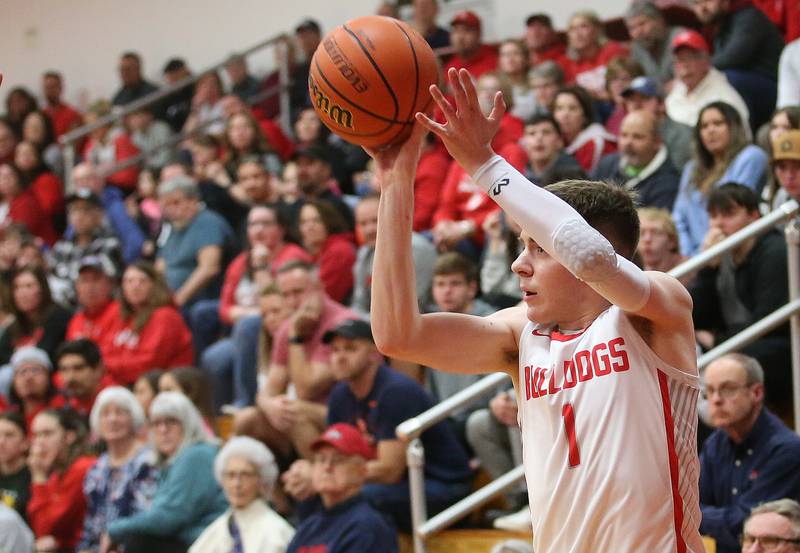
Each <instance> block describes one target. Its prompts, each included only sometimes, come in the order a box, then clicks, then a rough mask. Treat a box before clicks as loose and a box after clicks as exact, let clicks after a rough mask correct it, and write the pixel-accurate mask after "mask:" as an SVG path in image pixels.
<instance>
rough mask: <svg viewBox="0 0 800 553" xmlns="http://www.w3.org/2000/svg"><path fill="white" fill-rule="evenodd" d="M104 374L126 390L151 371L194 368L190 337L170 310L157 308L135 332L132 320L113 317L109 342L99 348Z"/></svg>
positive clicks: (179, 318) (173, 309) (184, 326)
mask: <svg viewBox="0 0 800 553" xmlns="http://www.w3.org/2000/svg"><path fill="white" fill-rule="evenodd" d="M100 350H101V352H102V353H103V364H104V365H105V366H106V371H108V374H109V375H111V378H113V379H114V382H115V383H117V384H119V385H120V386H130V385H131V384H133V383H134V382H136V380H137V379H138V378H139V377H140V376H142V374H144V373H146V372H147V371H151V370H153V369H162V370H168V369H174V368H175V367H184V366H188V365H193V364H194V348H193V345H192V333H191V332H190V331H189V328H188V327H187V326H186V323H185V322H184V320H183V317H182V316H181V314H180V313H179V312H178V310H177V309H175V308H174V307H172V306H169V305H165V306H163V307H159V308H158V309H156V310H155V311H153V314H152V315H150V319H149V320H148V321H147V322H146V323H145V324H144V326H143V327H142V328H141V330H139V331H138V332H137V331H136V330H135V329H134V328H133V317H129V318H128V319H126V320H122V318H121V317H119V316H117V318H116V320H115V321H114V324H113V326H112V328H111V331H110V332H109V339H108V340H106V341H105V342H104V343H102V344H100Z"/></svg>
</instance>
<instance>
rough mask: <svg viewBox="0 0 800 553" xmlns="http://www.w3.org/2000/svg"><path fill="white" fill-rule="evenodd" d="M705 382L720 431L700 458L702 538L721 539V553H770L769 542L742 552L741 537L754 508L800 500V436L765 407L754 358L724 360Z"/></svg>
mask: <svg viewBox="0 0 800 553" xmlns="http://www.w3.org/2000/svg"><path fill="white" fill-rule="evenodd" d="M703 381H704V388H703V396H704V397H705V398H706V400H707V401H708V415H709V418H710V420H711V424H712V426H714V427H715V428H716V430H715V431H714V433H713V434H711V436H710V437H709V438H708V440H706V442H705V444H704V445H703V449H702V451H701V453H700V509H701V511H702V515H703V518H702V522H701V524H700V533H702V534H703V535H707V536H711V537H713V538H714V539H715V540H716V542H717V552H718V553H738V552H739V551H744V552H746V553H750V552H751V551H769V550H768V549H765V548H764V544H763V543H762V544H761V546H762V549H758V548H755V549H754V548H750V549H748V548H746V547H745V548H744V549H740V542H739V536H740V535H741V533H742V528H743V523H744V521H745V519H746V518H747V517H748V515H749V514H750V509H752V508H753V507H755V506H757V505H759V504H761V503H763V502H765V501H771V500H775V499H779V498H782V497H789V498H800V437H798V436H797V435H796V434H794V433H793V432H792V431H791V430H790V429H789V428H787V427H786V425H784V424H783V422H781V420H780V419H778V418H777V417H776V416H775V415H773V414H772V413H771V412H770V411H769V410H768V409H766V408H765V407H764V406H763V403H764V371H763V369H762V368H761V365H760V364H759V363H758V361H756V360H755V359H754V358H752V357H748V356H746V355H742V354H738V353H731V354H728V355H725V356H723V357H720V358H719V359H717V360H715V361H714V362H713V363H711V364H710V365H708V367H706V370H705V375H704V377H703ZM775 551H800V549H777V550H775Z"/></svg>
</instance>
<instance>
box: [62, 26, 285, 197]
mask: <svg viewBox="0 0 800 553" xmlns="http://www.w3.org/2000/svg"><path fill="white" fill-rule="evenodd" d="M289 40H291V38H290V37H289V35H287V34H286V33H281V34H279V35H275V36H273V37H270V38H268V39H266V40H263V41H261V42H259V43H257V44H255V45H253V46H251V47H249V48H246V49H245V50H242V51H241V52H238V53H236V54H235V55H239V56H242V57H247V56H249V55H251V54H253V53H255V52H258V51H260V50H263V49H264V48H267V47H269V46H275V47H278V48H282V49H283V52H282V55H280V56H278V82H279V90H278V93H279V94H280V95H281V98H280V108H281V109H280V122H281V127H283V129H284V130H285V131H288V129H289V128H290V120H289V117H290V114H289V94H288V88H289V85H290V75H289V59H288V51H289V50H288V48H287V47H286V43H287V42H288V41H289ZM229 59H230V56H228V57H226V59H225V60H223V61H221V62H219V63H216V64H214V65H212V66H210V67H206V68H205V69H203V70H202V71H198V72H197V73H195V74H194V75H191V76H189V77H186V78H185V79H181V80H180V81H178V82H176V83H175V84H172V85H169V86H164V87H161V88H159V89H158V90H156V91H154V92H151V93H150V94H147V95H146V96H143V97H141V98H139V99H138V100H134V101H133V102H130V103H128V104H125V105H124V106H119V107H116V108H115V109H114V111H113V112H112V113H110V114H109V115H106V116H105V117H101V118H99V119H98V120H97V121H95V122H94V123H91V124H88V125H83V126H82V127H79V128H77V129H74V130H72V131H70V132H68V133H65V134H64V135H62V136H61V137H60V138H59V142H60V144H61V146H62V151H63V156H64V181H65V182H66V183H69V182H70V173H71V172H72V168H73V167H74V166H75V159H76V152H75V145H76V143H77V142H78V141H79V140H81V139H82V138H83V137H85V136H86V135H88V134H89V133H91V132H92V131H93V130H95V129H99V128H100V127H104V126H106V125H110V124H113V123H116V122H118V121H120V120H121V119H122V118H124V117H125V116H126V115H128V114H130V113H132V112H134V111H136V110H138V109H140V108H143V107H148V106H152V105H153V104H156V103H157V102H160V101H161V100H163V99H164V98H166V97H168V96H170V95H171V94H173V93H175V92H177V91H179V90H181V89H183V88H184V87H186V86H189V85H192V84H194V83H196V82H197V81H198V80H199V79H200V78H202V77H203V75H205V74H206V73H209V72H212V71H219V70H220V69H222V68H223V67H224V66H225V65H226V64H227V63H228V60H229ZM177 142H179V140H178V141H176V143H177ZM132 159H133V158H132ZM67 186H69V184H68V185H67Z"/></svg>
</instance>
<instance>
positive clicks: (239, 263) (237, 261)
mask: <svg viewBox="0 0 800 553" xmlns="http://www.w3.org/2000/svg"><path fill="white" fill-rule="evenodd" d="M249 255H250V252H242V253H240V254H239V255H237V256H236V257H235V258H233V261H231V264H230V265H228V270H227V271H225V282H224V283H223V284H222V293H221V294H220V298H219V317H220V319H221V320H222V321H223V322H224V323H225V324H228V325H230V324H233V319H231V308H232V307H234V306H235V305H236V288H237V287H238V286H239V281H240V280H242V276H243V275H244V273H245V271H246V270H247V258H248V256H249ZM294 259H299V260H301V261H305V262H307V263H312V259H311V256H310V255H309V254H308V252H307V251H305V250H304V249H303V248H301V247H300V246H298V245H297V244H291V243H285V244H284V245H283V248H281V250H280V251H279V252H278V253H277V254H276V255H275V259H274V260H273V261H272V266H271V267H270V271H271V272H272V274H273V275H274V274H275V273H276V272H277V271H278V269H280V268H281V266H282V265H283V264H285V263H286V262H287V261H292V260H294Z"/></svg>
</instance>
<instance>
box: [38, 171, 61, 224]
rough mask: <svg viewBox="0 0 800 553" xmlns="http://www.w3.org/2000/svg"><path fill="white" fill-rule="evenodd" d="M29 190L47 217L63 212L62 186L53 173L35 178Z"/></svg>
mask: <svg viewBox="0 0 800 553" xmlns="http://www.w3.org/2000/svg"><path fill="white" fill-rule="evenodd" d="M30 189H31V190H33V193H34V195H35V196H36V199H37V200H38V201H39V205H40V206H41V207H42V210H43V211H44V212H45V214H46V215H47V216H48V217H53V216H55V215H58V214H60V213H63V212H64V185H63V184H61V179H59V178H58V177H57V176H55V175H54V174H53V173H42V174H41V175H39V176H38V177H36V178H35V179H34V181H33V182H32V183H31V186H30Z"/></svg>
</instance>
